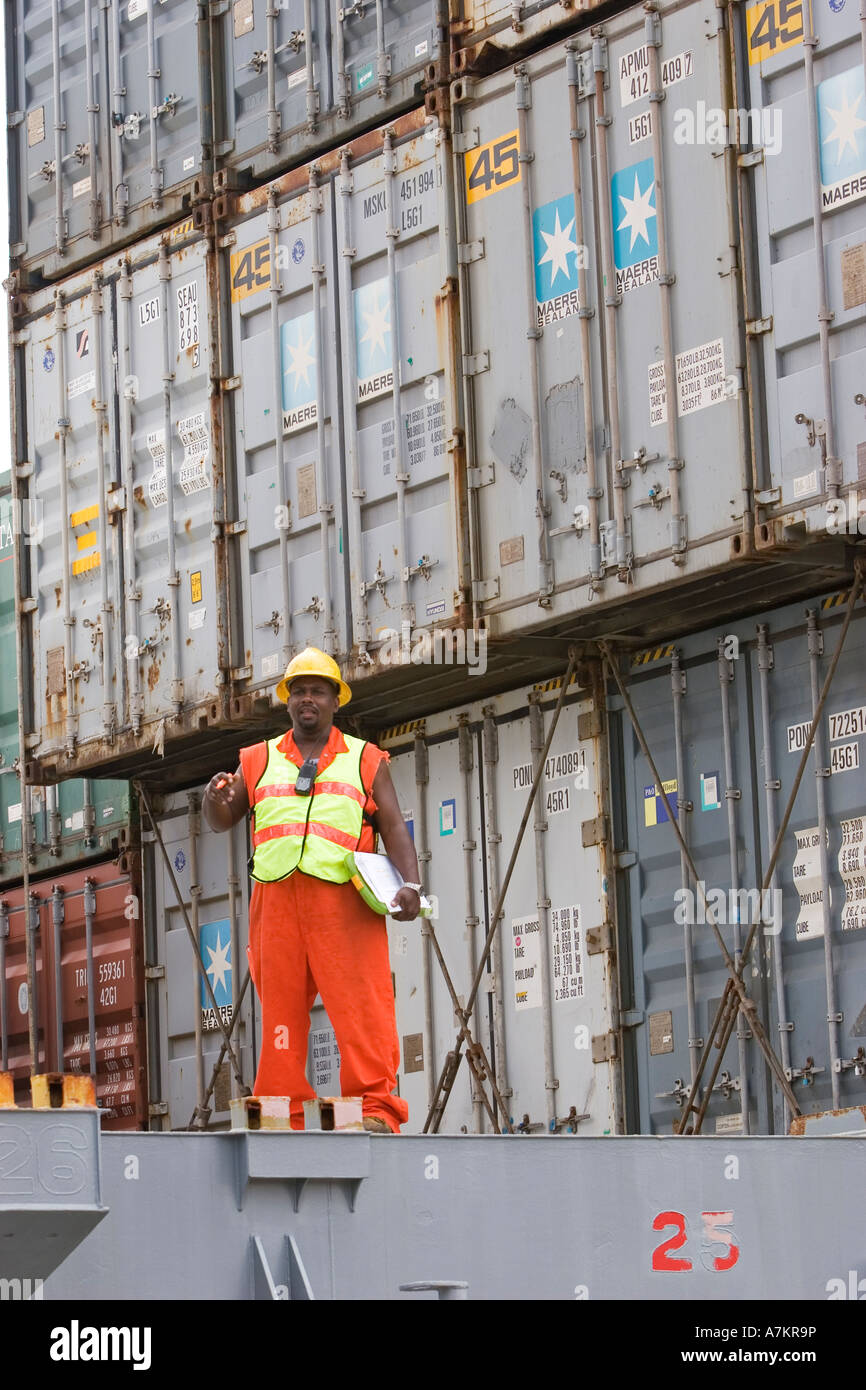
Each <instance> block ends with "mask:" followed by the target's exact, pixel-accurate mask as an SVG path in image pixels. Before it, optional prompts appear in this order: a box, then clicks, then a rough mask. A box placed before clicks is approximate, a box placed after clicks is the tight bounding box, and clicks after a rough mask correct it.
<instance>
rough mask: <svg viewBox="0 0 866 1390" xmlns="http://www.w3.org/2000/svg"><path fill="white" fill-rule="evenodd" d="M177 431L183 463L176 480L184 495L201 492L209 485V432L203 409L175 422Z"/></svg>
mask: <svg viewBox="0 0 866 1390" xmlns="http://www.w3.org/2000/svg"><path fill="white" fill-rule="evenodd" d="M177 432H178V435H179V436H180V440H181V443H182V444H183V450H184V454H183V463H182V464H181V466H180V472H179V473H178V482H179V483H180V486H181V490H182V492H183V493H184V495H185V496H187V497H188V496H189V495H190V493H193V492H201V491H203V490H204V489H205V488H208V487H210V477H209V475H208V471H207V461H208V458H209V456H210V432H209V430H208V425H207V416H206V415H205V413H204V411H203V410H197V411H196V412H195V414H194V415H187V416H186V417H185V418H184V419H183V420H178V422H177Z"/></svg>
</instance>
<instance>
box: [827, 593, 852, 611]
mask: <svg viewBox="0 0 866 1390" xmlns="http://www.w3.org/2000/svg"><path fill="white" fill-rule="evenodd" d="M850 593H851V590H850V589H843V590H842V592H841V593H838V594H830V595H829V597H828V598H825V599H822V600H821V608H822V610H823V609H826V608H839V607H841V605H842V604H843V603H847V602H848V596H849V595H850Z"/></svg>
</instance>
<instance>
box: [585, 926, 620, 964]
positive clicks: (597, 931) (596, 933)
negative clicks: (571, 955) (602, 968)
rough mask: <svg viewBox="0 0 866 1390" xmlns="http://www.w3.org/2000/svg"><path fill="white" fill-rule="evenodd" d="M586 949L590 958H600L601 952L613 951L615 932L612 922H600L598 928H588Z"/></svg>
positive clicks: (614, 947) (614, 948)
mask: <svg viewBox="0 0 866 1390" xmlns="http://www.w3.org/2000/svg"><path fill="white" fill-rule="evenodd" d="M586 949H587V953H588V954H589V955H591V956H600V955H601V954H602V952H603V951H615V950H616V932H615V930H614V925H613V922H602V924H601V926H600V927H590V929H589V931H588V932H587V933H586Z"/></svg>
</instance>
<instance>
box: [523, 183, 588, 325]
mask: <svg viewBox="0 0 866 1390" xmlns="http://www.w3.org/2000/svg"><path fill="white" fill-rule="evenodd" d="M576 225H577V219H576V216H575V211H574V194H573V193H569V194H567V195H566V196H565V197H564V198H555V199H554V201H553V202H552V203H545V204H544V205H543V206H542V207H540V208H536V209H535V212H534V213H533V214H532V245H533V255H534V261H535V304H536V320H537V324H538V327H539V328H542V327H543V326H544V324H546V323H554V322H555V321H556V320H558V319H565V318H568V316H569V315H570V314H576V313H577V311H578V309H579V308H580V302H579V299H578V287H579V281H578V270H579V268H580V267H581V266H585V264H586V260H585V258H586V248H585V247H583V246H579V245H578V243H577V240H576V238H575V227H576Z"/></svg>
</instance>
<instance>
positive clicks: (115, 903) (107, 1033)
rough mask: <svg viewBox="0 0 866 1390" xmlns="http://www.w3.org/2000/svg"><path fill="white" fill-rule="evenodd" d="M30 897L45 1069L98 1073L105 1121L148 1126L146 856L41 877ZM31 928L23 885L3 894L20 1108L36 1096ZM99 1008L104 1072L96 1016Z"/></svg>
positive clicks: (110, 1125) (3, 971) (112, 1125)
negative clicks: (28, 948)
mask: <svg viewBox="0 0 866 1390" xmlns="http://www.w3.org/2000/svg"><path fill="white" fill-rule="evenodd" d="M30 902H31V906H30V913H29V916H30V924H31V930H32V931H33V933H34V945H35V950H36V976H37V987H36V989H37V1000H36V1016H37V1022H38V1028H39V1038H40V1048H39V1054H40V1055H39V1070H40V1071H46V1070H48V1071H69V1072H85V1073H90V1074H95V1076H96V1093H97V1100H98V1102H99V1105H100V1107H102V1109H103V1111H104V1113H103V1117H102V1124H103V1127H104V1128H107V1129H140V1128H144V1127H145V1126H146V1123H147V1053H146V1042H145V1026H144V962H143V953H142V938H141V926H140V914H141V890H140V885H139V879H138V861H137V857H136V856H134V855H124V856H123V858H122V861H121V862H120V864H94V865H91V866H90V867H89V868H87V869H81V870H77V871H76V872H73V873H67V874H64V875H62V876H59V877H56V878H52V879H42V880H40V881H39V882H38V883H36V884H33V885H32V886H31V898H30ZM88 919H89V929H90V932H91V935H92V956H93V972H92V976H91V975H90V972H89V969H88V953H87V935H88ZM4 932H6V935H5V936H4V935H3V933H4ZM24 934H25V911H24V904H23V898H22V892H21V889H11V890H6V891H5V892H4V893H3V895H2V898H0V937H2V947H3V950H2V953H0V954H2V959H0V976H2V978H3V994H2V1002H3V1018H2V1054H3V1059H4V1066H7V1067H8V1070H10V1071H11V1072H12V1073H13V1075H14V1076H15V1085H16V1099H17V1101H18V1103H19V1104H22V1103H25V1102H26V1101H27V1099H28V1097H29V1075H30V1057H29V1050H28V1038H27V1018H28V997H27V982H26V981H27V971H26V965H25V936H24ZM58 947H59V949H58ZM91 1006H92V1009H93V1015H94V1023H95V1028H94V1033H93V1046H94V1050H95V1061H96V1066H95V1071H94V1070H93V1068H92V1058H91V1038H90V1026H89V1021H88V1020H89V1010H90V1007H91Z"/></svg>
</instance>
